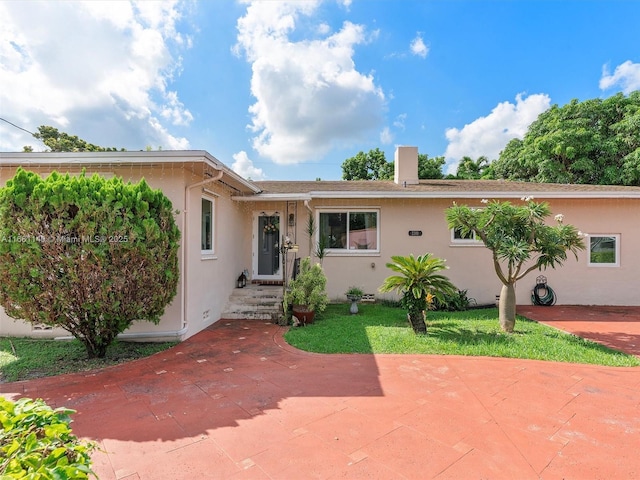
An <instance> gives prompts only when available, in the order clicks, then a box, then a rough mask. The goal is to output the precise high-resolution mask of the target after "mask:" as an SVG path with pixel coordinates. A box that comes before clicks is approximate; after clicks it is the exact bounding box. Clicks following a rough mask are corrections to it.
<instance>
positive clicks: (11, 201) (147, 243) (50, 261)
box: [0, 169, 180, 357]
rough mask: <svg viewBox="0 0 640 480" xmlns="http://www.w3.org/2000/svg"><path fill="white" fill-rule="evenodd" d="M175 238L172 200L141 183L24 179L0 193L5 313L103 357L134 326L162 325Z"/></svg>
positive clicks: (172, 285) (0, 298)
mask: <svg viewBox="0 0 640 480" xmlns="http://www.w3.org/2000/svg"><path fill="white" fill-rule="evenodd" d="M179 238H180V231H179V229H178V227H177V225H176V223H175V219H174V217H173V211H172V206H171V202H170V200H169V199H168V198H167V197H166V196H165V195H164V194H163V193H162V192H161V191H159V190H153V189H151V188H150V187H149V186H148V185H147V183H146V182H145V181H144V180H141V181H140V182H139V183H136V184H131V183H124V182H123V181H122V179H120V178H112V179H109V180H106V179H104V178H103V177H100V176H98V175H93V176H92V177H87V176H85V175H84V174H82V175H80V176H78V177H71V176H69V175H68V174H67V175H60V174H58V173H55V172H54V173H52V174H51V175H50V176H49V177H47V178H46V179H42V178H40V177H39V176H38V175H36V174H35V173H32V172H27V171H25V170H23V169H18V171H17V172H16V175H15V177H14V178H13V179H12V180H9V181H8V182H7V186H6V187H4V188H2V189H0V304H1V305H2V306H3V307H4V308H5V310H6V312H7V314H8V315H10V316H11V317H13V318H20V319H24V320H27V321H29V322H33V323H43V324H45V325H50V326H59V327H63V328H65V329H66V330H68V331H69V332H70V333H71V334H72V335H73V336H75V337H76V338H78V339H79V340H81V341H82V342H83V343H84V345H85V347H86V349H87V354H88V356H89V357H104V356H105V354H106V349H107V347H108V346H109V344H110V343H111V342H112V341H113V339H114V338H115V337H116V336H117V335H118V334H119V333H121V332H123V331H124V330H125V329H126V328H128V327H129V326H130V325H131V323H132V322H134V321H136V320H148V321H151V322H153V323H158V322H159V321H160V317H161V316H162V315H163V313H164V309H165V307H166V305H168V304H169V303H170V302H171V300H172V299H173V298H174V296H175V294H176V289H177V284H178V276H179V270H178V255H177V251H178V241H179Z"/></svg>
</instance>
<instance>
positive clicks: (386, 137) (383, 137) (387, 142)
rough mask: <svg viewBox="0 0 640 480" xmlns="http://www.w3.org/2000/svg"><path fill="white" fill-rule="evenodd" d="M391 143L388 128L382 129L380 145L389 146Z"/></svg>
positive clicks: (391, 138)
mask: <svg viewBox="0 0 640 480" xmlns="http://www.w3.org/2000/svg"><path fill="white" fill-rule="evenodd" d="M392 142H393V133H391V130H389V127H384V128H383V129H382V131H381V132H380V143H382V144H383V145H390V144H391V143H392Z"/></svg>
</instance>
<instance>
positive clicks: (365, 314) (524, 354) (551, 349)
mask: <svg viewBox="0 0 640 480" xmlns="http://www.w3.org/2000/svg"><path fill="white" fill-rule="evenodd" d="M359 309H360V313H358V314H357V315H350V314H349V305H346V304H334V305H329V307H328V308H327V310H326V311H325V312H324V313H323V314H322V315H321V316H320V317H319V318H318V319H317V320H316V323H314V324H313V325H308V326H306V327H299V328H291V329H290V330H289V331H288V332H287V333H286V334H285V339H286V341H287V342H288V343H290V344H291V345H293V346H295V347H297V348H300V349H302V350H307V351H311V352H318V353H429V354H442V355H472V356H489V357H509V358H531V359H538V360H551V361H557V362H573V363H590V364H597V365H609V366H638V365H640V359H638V358H636V357H634V356H632V355H627V354H625V353H622V352H618V351H616V350H612V349H610V348H607V347H605V346H603V345H600V344H598V343H595V342H591V341H589V340H584V339H581V338H579V337H576V336H574V335H570V334H567V333H563V332H560V331H558V330H556V329H553V328H550V327H547V326H545V325H542V324H539V323H536V322H533V321H530V320H527V319H525V318H523V317H518V320H517V322H516V327H515V332H514V333H513V334H507V333H503V332H502V331H501V330H500V326H499V324H498V310H497V309H496V308H490V309H477V310H468V311H465V312H429V315H428V318H427V335H426V336H425V335H416V334H414V333H413V330H412V329H411V327H410V326H409V325H408V322H407V319H406V312H405V311H404V310H402V309H399V308H394V307H388V306H384V305H378V304H376V305H372V304H361V305H359Z"/></svg>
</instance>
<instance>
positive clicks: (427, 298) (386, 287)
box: [379, 253, 458, 333]
mask: <svg viewBox="0 0 640 480" xmlns="http://www.w3.org/2000/svg"><path fill="white" fill-rule="evenodd" d="M391 260H393V262H391V263H387V268H389V269H391V270H393V271H394V272H397V273H398V275H391V276H390V277H387V278H386V279H385V281H384V283H383V284H382V285H381V286H380V288H379V290H380V291H381V292H391V291H396V292H397V293H399V294H400V295H401V296H402V297H401V303H402V306H403V307H404V308H406V309H407V313H408V315H407V316H408V318H409V322H410V323H411V328H413V331H414V332H415V333H427V324H426V323H425V317H426V311H427V310H428V309H429V307H430V305H431V303H432V302H433V300H434V299H438V300H441V301H442V300H444V297H445V295H452V294H454V293H456V292H457V291H458V289H457V288H456V287H455V286H454V285H453V284H452V283H451V281H450V280H449V279H448V278H447V277H445V276H444V275H442V274H439V273H437V272H439V271H441V270H445V269H446V268H448V267H447V266H446V265H445V264H444V260H443V259H441V258H438V257H434V256H433V255H432V254H430V253H425V254H424V255H419V256H418V257H414V256H413V255H409V256H408V257H403V256H400V255H395V256H392V257H391Z"/></svg>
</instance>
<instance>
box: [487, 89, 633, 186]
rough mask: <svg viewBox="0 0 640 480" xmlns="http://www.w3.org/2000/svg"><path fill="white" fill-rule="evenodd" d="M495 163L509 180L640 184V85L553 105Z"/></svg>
mask: <svg viewBox="0 0 640 480" xmlns="http://www.w3.org/2000/svg"><path fill="white" fill-rule="evenodd" d="M492 167H493V171H494V173H495V176H496V178H504V179H508V180H520V181H531V182H552V183H579V184H600V185H635V186H637V185H640V91H635V92H632V93H631V94H629V95H628V96H624V95H623V94H622V93H619V94H617V95H614V96H612V97H610V98H607V99H604V100H603V99H599V98H596V99H592V100H586V101H584V102H579V101H578V100H572V101H571V102H569V103H568V104H567V105H564V106H562V107H559V106H557V105H554V106H552V107H551V108H550V109H549V110H547V111H546V112H544V113H542V114H541V115H540V116H539V117H538V119H537V120H536V121H535V122H533V123H532V124H531V125H530V126H529V129H528V131H527V133H526V135H525V137H524V139H522V140H520V139H514V140H511V142H509V143H508V144H507V146H506V147H505V149H504V150H503V151H502V152H501V153H500V157H499V158H498V160H497V161H495V162H493V164H492Z"/></svg>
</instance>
